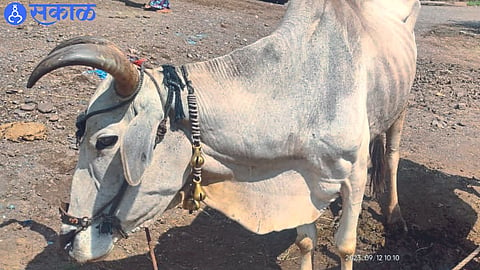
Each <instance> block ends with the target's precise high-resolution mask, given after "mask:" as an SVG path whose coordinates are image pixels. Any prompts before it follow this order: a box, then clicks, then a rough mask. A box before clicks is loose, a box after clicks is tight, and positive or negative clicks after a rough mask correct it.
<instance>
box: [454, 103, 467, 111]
mask: <svg viewBox="0 0 480 270" xmlns="http://www.w3.org/2000/svg"><path fill="white" fill-rule="evenodd" d="M454 108H455V109H457V110H465V109H466V108H467V104H466V103H458V104H456V105H455V107H454Z"/></svg>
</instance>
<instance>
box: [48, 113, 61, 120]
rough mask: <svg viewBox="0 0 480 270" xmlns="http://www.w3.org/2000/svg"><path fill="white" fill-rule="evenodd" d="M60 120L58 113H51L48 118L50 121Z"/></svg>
mask: <svg viewBox="0 0 480 270" xmlns="http://www.w3.org/2000/svg"><path fill="white" fill-rule="evenodd" d="M58 120H60V117H59V116H58V114H54V115H51V116H50V117H49V118H48V121H50V122H57V121H58Z"/></svg>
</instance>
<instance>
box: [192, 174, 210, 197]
mask: <svg viewBox="0 0 480 270" xmlns="http://www.w3.org/2000/svg"><path fill="white" fill-rule="evenodd" d="M201 182H202V179H198V180H195V179H193V184H194V187H193V199H194V200H195V201H197V202H201V201H203V200H205V198H206V197H207V194H206V193H205V191H204V190H203V188H202V185H200V183H201Z"/></svg>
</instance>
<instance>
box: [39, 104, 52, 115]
mask: <svg viewBox="0 0 480 270" xmlns="http://www.w3.org/2000/svg"><path fill="white" fill-rule="evenodd" d="M54 109H55V108H54V107H53V104H52V103H50V102H42V103H39V104H38V106H37V110H38V111H39V112H41V113H50V112H52V111H53V110H54Z"/></svg>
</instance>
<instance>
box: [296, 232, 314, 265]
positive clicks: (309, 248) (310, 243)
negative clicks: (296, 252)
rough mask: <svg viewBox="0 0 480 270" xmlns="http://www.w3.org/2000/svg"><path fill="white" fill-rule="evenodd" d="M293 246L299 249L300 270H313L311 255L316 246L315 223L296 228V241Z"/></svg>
mask: <svg viewBox="0 0 480 270" xmlns="http://www.w3.org/2000/svg"><path fill="white" fill-rule="evenodd" d="M295 244H296V245H297V246H298V248H299V249H300V254H301V265H300V270H313V253H314V251H315V246H316V245H317V227H315V223H310V224H305V225H302V226H298V227H297V239H296V240H295Z"/></svg>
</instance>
